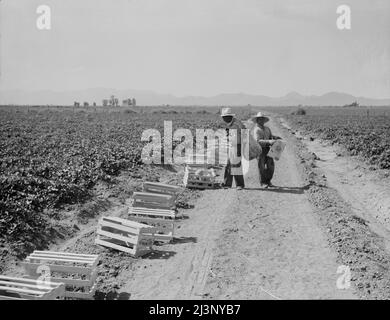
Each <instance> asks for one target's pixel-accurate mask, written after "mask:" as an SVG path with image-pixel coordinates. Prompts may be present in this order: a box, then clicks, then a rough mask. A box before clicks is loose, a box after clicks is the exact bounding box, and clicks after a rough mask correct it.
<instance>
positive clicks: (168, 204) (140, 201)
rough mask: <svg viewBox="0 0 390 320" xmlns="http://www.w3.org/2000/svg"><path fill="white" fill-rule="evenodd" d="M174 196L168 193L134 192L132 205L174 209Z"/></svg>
mask: <svg viewBox="0 0 390 320" xmlns="http://www.w3.org/2000/svg"><path fill="white" fill-rule="evenodd" d="M175 200H176V197H175V196H172V195H168V194H157V193H150V192H134V193H133V203H132V206H133V207H142V208H152V209H174V208H176V205H175Z"/></svg>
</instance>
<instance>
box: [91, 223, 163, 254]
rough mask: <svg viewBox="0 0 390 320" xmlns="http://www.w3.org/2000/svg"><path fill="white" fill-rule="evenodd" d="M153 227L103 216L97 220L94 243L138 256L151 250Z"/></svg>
mask: <svg viewBox="0 0 390 320" xmlns="http://www.w3.org/2000/svg"><path fill="white" fill-rule="evenodd" d="M155 233H156V230H155V228H154V227H152V226H149V225H146V224H142V223H138V222H135V221H131V220H126V219H121V218H116V217H103V218H101V219H100V220H99V225H98V230H97V237H96V240H95V243H96V244H99V245H101V246H104V247H108V248H112V249H116V250H119V251H123V252H126V253H129V254H130V255H131V256H133V257H140V256H143V255H145V254H147V253H149V252H150V251H151V250H152V246H153V242H154V236H153V235H154V234H155Z"/></svg>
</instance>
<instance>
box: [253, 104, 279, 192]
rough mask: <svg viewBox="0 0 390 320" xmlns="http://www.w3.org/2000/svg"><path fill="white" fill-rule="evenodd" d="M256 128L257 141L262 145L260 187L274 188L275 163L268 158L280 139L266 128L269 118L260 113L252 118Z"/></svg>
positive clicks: (259, 160) (259, 161)
mask: <svg viewBox="0 0 390 320" xmlns="http://www.w3.org/2000/svg"><path fill="white" fill-rule="evenodd" d="M251 120H252V121H253V122H255V123H256V126H255V128H254V130H253V135H254V138H255V140H256V141H257V142H258V143H259V144H260V146H261V149H262V152H261V153H260V154H259V156H258V158H257V160H258V166H259V176H260V186H261V187H263V188H268V187H273V184H272V183H271V180H272V177H273V176H274V171H275V163H274V159H272V158H271V157H268V152H269V150H270V147H271V146H272V144H273V143H274V142H275V140H277V139H281V138H280V137H277V136H273V135H272V132H271V129H270V128H269V127H267V126H265V123H266V122H268V121H269V118H268V117H266V116H265V115H263V114H262V113H261V112H258V113H257V114H256V115H255V116H254V117H252V118H251Z"/></svg>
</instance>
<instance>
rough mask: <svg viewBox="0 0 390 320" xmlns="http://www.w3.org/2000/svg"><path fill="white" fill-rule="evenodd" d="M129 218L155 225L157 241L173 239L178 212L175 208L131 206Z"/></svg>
mask: <svg viewBox="0 0 390 320" xmlns="http://www.w3.org/2000/svg"><path fill="white" fill-rule="evenodd" d="M129 219H130V220H133V221H137V222H140V223H144V224H148V225H151V226H153V227H155V233H154V238H155V241H162V242H170V241H172V240H173V235H174V230H175V219H176V214H175V212H174V211H173V210H161V209H148V208H134V207H132V208H130V209H129Z"/></svg>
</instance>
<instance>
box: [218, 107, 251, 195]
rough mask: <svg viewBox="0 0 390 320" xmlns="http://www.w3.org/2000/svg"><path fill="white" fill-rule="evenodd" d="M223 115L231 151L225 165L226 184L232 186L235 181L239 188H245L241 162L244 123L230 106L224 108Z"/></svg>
mask: <svg viewBox="0 0 390 320" xmlns="http://www.w3.org/2000/svg"><path fill="white" fill-rule="evenodd" d="M221 117H222V119H223V121H224V122H225V123H226V126H227V131H228V132H229V135H228V137H229V139H230V141H229V144H230V148H229V153H228V161H227V165H226V167H225V175H224V186H225V187H227V188H230V187H231V186H232V183H233V177H234V181H235V183H236V187H237V190H242V189H243V188H245V182H244V175H243V172H242V163H241V129H245V126H244V124H243V123H242V122H241V121H240V120H239V119H237V118H236V117H235V114H234V113H232V110H231V109H230V108H223V109H222V111H221Z"/></svg>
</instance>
